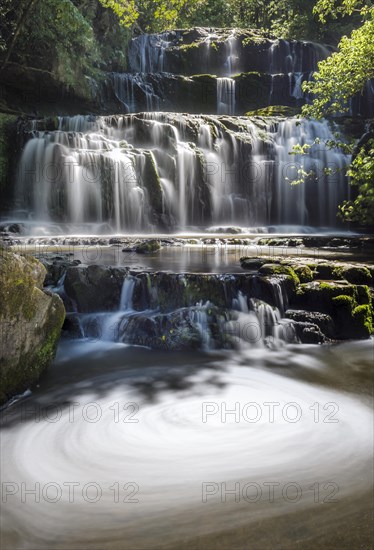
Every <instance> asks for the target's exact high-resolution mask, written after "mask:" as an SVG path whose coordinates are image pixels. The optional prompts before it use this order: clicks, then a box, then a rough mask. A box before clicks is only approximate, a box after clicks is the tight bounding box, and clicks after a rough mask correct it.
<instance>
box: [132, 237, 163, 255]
mask: <svg viewBox="0 0 374 550" xmlns="http://www.w3.org/2000/svg"><path fill="white" fill-rule="evenodd" d="M160 248H161V245H160V241H157V240H156V239H151V240H149V241H144V242H142V243H141V244H140V245H139V246H137V247H136V249H135V251H136V252H137V253H138V254H153V253H154V252H158V251H159V250H160Z"/></svg>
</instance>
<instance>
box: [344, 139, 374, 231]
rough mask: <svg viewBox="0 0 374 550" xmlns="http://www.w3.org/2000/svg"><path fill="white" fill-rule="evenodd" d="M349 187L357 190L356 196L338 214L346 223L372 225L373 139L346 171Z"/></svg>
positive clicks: (373, 221)
mask: <svg viewBox="0 0 374 550" xmlns="http://www.w3.org/2000/svg"><path fill="white" fill-rule="evenodd" d="M348 176H349V177H350V182H351V185H353V186H355V187H357V188H358V189H359V193H358V196H357V197H356V198H355V199H354V200H352V201H345V202H344V204H343V205H342V206H341V207H340V212H341V215H342V217H343V219H345V220H346V221H353V222H359V223H360V224H366V225H374V139H371V140H369V141H368V143H367V144H366V145H365V146H363V147H361V148H360V150H359V152H358V154H357V155H356V157H355V158H354V160H353V161H352V164H351V166H350V168H349V170H348Z"/></svg>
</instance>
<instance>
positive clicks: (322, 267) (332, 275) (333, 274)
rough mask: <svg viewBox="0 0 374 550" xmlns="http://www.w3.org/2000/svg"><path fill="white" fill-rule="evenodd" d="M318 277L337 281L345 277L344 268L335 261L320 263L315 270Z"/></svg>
mask: <svg viewBox="0 0 374 550" xmlns="http://www.w3.org/2000/svg"><path fill="white" fill-rule="evenodd" d="M315 278H316V279H322V280H324V281H337V280H341V279H343V276H342V268H341V266H340V265H337V264H335V263H333V262H326V263H322V262H321V263H319V264H318V265H317V269H316V272H315Z"/></svg>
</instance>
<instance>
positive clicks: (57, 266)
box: [38, 254, 81, 287]
mask: <svg viewBox="0 0 374 550" xmlns="http://www.w3.org/2000/svg"><path fill="white" fill-rule="evenodd" d="M38 259H39V261H40V262H41V263H42V264H43V265H44V267H45V268H46V270H47V274H46V276H45V280H44V286H51V287H54V286H57V284H58V283H59V282H60V281H61V280H62V277H63V276H64V275H65V273H66V270H67V268H68V267H70V266H77V265H79V264H80V263H81V261H80V260H78V259H71V258H70V257H69V255H68V254H66V255H62V256H54V255H52V254H46V255H45V256H42V257H39V258H38Z"/></svg>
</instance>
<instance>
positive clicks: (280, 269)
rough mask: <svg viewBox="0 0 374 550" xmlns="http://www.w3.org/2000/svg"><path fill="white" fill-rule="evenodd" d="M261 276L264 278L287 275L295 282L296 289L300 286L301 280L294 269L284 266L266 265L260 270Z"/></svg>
mask: <svg viewBox="0 0 374 550" xmlns="http://www.w3.org/2000/svg"><path fill="white" fill-rule="evenodd" d="M259 274H260V275H263V276H267V277H269V276H275V277H276V276H279V275H286V276H287V278H288V279H289V280H290V281H292V282H293V284H294V286H295V288H296V286H297V285H299V284H300V280H299V278H298V276H297V275H296V273H295V271H294V270H293V269H292V267H290V266H288V265H282V264H264V265H262V266H261V267H260V269H259Z"/></svg>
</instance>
